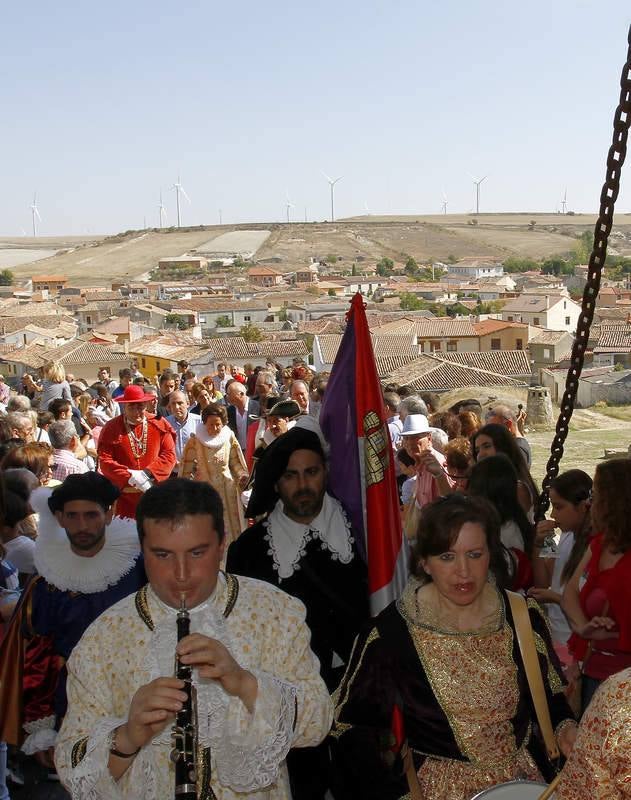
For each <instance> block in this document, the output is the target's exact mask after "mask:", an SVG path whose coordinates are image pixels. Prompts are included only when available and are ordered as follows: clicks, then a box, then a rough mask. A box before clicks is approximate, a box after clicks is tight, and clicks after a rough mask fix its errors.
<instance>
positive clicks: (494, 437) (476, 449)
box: [471, 422, 539, 522]
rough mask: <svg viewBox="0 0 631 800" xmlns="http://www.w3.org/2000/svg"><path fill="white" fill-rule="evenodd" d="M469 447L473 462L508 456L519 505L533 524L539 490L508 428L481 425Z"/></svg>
mask: <svg viewBox="0 0 631 800" xmlns="http://www.w3.org/2000/svg"><path fill="white" fill-rule="evenodd" d="M471 447H472V449H473V458H474V460H475V461H482V459H484V458H488V457H489V456H495V455H497V454H498V453H504V455H506V456H508V458H509V459H510V461H511V462H512V464H513V466H514V467H515V470H516V471H517V481H518V483H517V496H518V497H519V503H520V505H521V507H522V508H523V509H524V511H525V512H526V514H527V515H528V517H529V519H531V521H533V522H534V516H533V514H534V507H535V505H536V504H537V502H538V500H539V490H538V489H537V485H536V483H535V482H534V480H533V479H532V475H531V474H530V471H529V469H528V466H527V465H526V460H525V459H524V456H523V454H522V452H521V450H520V449H519V447H517V443H516V441H515V437H514V436H513V434H512V433H511V432H510V431H509V430H508V428H505V427H504V426H503V425H497V424H495V423H493V422H491V423H489V424H487V425H483V426H482V427H481V428H480V429H479V430H478V431H476V433H474V434H473V436H472V437H471Z"/></svg>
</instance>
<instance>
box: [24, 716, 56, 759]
mask: <svg viewBox="0 0 631 800" xmlns="http://www.w3.org/2000/svg"><path fill="white" fill-rule="evenodd" d="M24 730H25V731H26V733H28V736H27V737H26V739H25V740H24V744H23V745H22V752H23V753H26V755H27V756H32V755H33V753H39V752H40V751H41V750H48V748H49V747H54V746H55V740H56V739H57V731H56V730H55V716H54V714H51V716H49V717H42V718H41V719H34V720H31V721H30V722H25V723H24Z"/></svg>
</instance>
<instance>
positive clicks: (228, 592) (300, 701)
mask: <svg viewBox="0 0 631 800" xmlns="http://www.w3.org/2000/svg"><path fill="white" fill-rule="evenodd" d="M189 613H190V618H191V633H202V634H204V635H206V636H210V637H212V638H216V639H219V640H220V641H221V642H222V643H223V644H224V645H225V646H226V647H227V648H228V649H229V651H230V652H231V653H232V655H233V656H234V658H235V659H236V660H237V661H238V662H239V664H241V665H242V666H243V667H244V668H246V669H248V670H250V671H251V672H252V673H253V674H254V675H255V676H256V678H257V681H258V695H257V699H256V706H255V709H254V712H253V713H252V714H250V713H249V712H248V711H247V709H246V707H245V706H244V705H243V703H242V702H241V700H240V699H239V698H237V697H231V696H229V695H228V694H226V692H225V691H224V690H223V688H222V687H221V685H220V684H219V683H218V682H217V681H213V680H204V679H200V678H199V677H198V676H197V671H196V670H194V671H193V683H194V685H195V686H196V689H197V695H198V701H197V708H198V733H199V746H200V751H199V755H200V760H201V764H202V768H201V769H200V770H199V771H198V772H199V774H198V795H199V798H200V800H208V798H216V800H235V799H236V798H246V797H247V798H251V800H288V799H289V798H290V797H291V794H290V790H289V782H288V778H287V769H286V766H285V757H286V755H287V752H288V750H289V748H290V747H294V746H296V747H308V746H315V745H317V744H319V743H320V742H321V741H322V740H323V739H324V737H325V736H326V734H327V732H328V730H329V727H330V724H331V718H332V706H331V701H330V698H329V695H328V692H327V690H326V686H325V684H324V682H323V681H322V679H321V678H320V675H319V669H318V661H317V659H316V657H315V656H314V654H313V652H312V651H311V649H310V646H309V630H308V628H307V626H306V623H305V609H304V606H303V605H302V603H300V601H298V600H296V599H295V598H293V597H290V596H289V595H286V594H285V593H284V592H281V591H280V590H279V589H276V588H274V587H272V586H269V585H268V584H265V583H261V582H260V581H254V580H251V579H248V578H236V577H235V576H232V575H224V574H223V573H221V574H220V575H219V580H218V583H217V587H216V589H215V592H214V593H213V595H212V596H211V597H210V598H209V599H208V600H207V601H206V602H205V603H203V604H202V605H200V606H197V607H196V608H193V609H191V610H190V612H189ZM176 614H177V611H176V610H175V609H172V608H169V607H167V606H165V605H164V604H163V603H162V602H161V601H160V600H159V599H158V598H157V596H156V595H155V593H154V592H153V591H152V589H151V588H150V586H146V587H144V588H143V589H142V590H140V592H138V593H137V594H136V595H132V596H130V597H127V598H125V599H124V600H122V601H120V602H119V603H117V604H116V605H114V606H112V607H111V608H110V609H109V610H108V611H106V612H105V613H104V614H103V615H102V616H101V617H99V619H97V620H96V622H94V623H93V624H92V625H91V626H90V627H89V628H88V630H87V631H86V633H85V634H84V636H83V638H82V640H81V641H80V643H79V644H78V646H77V647H76V648H75V650H74V651H73V653H72V656H71V657H70V659H69V661H68V684H67V686H68V713H67V715H66V717H65V720H64V723H63V725H62V728H61V731H60V732H59V736H58V739H57V746H56V749H55V763H56V766H57V770H58V772H59V776H60V778H61V781H62V782H63V784H64V786H65V787H66V788H67V789H68V791H69V792H70V794H71V797H72V798H73V800H123V799H125V800H165V798H171V797H173V790H174V782H175V773H174V768H173V765H172V763H171V762H170V759H169V752H170V750H171V747H172V743H171V725H170V724H169V725H167V727H166V728H165V729H164V730H163V731H162V732H161V733H159V734H158V735H157V736H156V737H155V738H154V739H153V740H152V741H151V742H150V743H149V744H148V745H146V746H145V747H143V748H142V749H141V750H140V752H139V753H138V755H137V756H136V757H135V758H134V759H133V763H131V765H130V767H129V768H128V770H127V771H126V772H125V774H124V775H123V776H122V777H121V778H120V779H119V780H118V781H114V779H113V778H112V777H111V775H110V773H109V770H108V766H107V764H108V758H109V748H110V746H111V743H112V738H113V734H114V731H115V729H116V728H117V727H119V726H120V725H122V724H123V723H124V722H126V720H127V714H128V711H129V706H130V703H131V700H132V697H133V695H134V694H135V692H136V691H137V690H138V689H139V688H140V687H141V686H144V685H146V684H147V683H149V682H150V681H152V680H154V679H155V678H157V677H160V676H170V675H173V665H174V654H175V646H176V643H177V632H176V621H175V618H176ZM208 767H210V769H208Z"/></svg>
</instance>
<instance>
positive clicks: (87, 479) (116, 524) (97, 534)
mask: <svg viewBox="0 0 631 800" xmlns="http://www.w3.org/2000/svg"><path fill="white" fill-rule="evenodd" d="M118 494H119V492H118V489H116V487H115V486H113V485H112V484H111V483H110V482H109V481H108V480H107V479H106V478H104V477H103V476H102V475H98V474H97V473H94V472H87V473H85V474H83V475H69V476H68V477H67V478H66V480H65V481H64V482H63V483H62V484H61V485H60V486H57V487H56V488H55V489H54V490H53V491H52V492H51V491H50V489H47V488H45V487H43V488H41V489H36V490H35V492H33V494H32V495H31V500H30V502H31V506H32V508H33V510H34V511H35V512H36V513H38V514H39V533H38V538H37V541H36V544H35V552H34V562H35V567H36V569H37V571H38V573H39V576H38V577H37V578H36V579H35V581H34V582H33V584H31V589H30V590H28V589H27V590H26V591H27V592H28V597H27V599H26V600H25V602H24V603H23V604H22V607H21V621H22V631H23V634H24V636H25V637H26V639H27V641H26V643H25V657H24V674H23V678H22V685H23V701H24V706H23V723H24V724H23V727H24V730H25V731H26V733H27V738H26V740H25V742H24V745H23V747H22V749H23V750H24V752H25V753H27V754H35V755H36V758H37V760H38V761H39V762H40V763H41V764H43V765H44V766H46V767H48V768H49V769H51V770H52V768H53V762H52V750H53V747H54V744H55V739H56V736H57V731H58V730H59V726H60V725H61V721H62V719H63V717H64V714H65V712H66V671H65V663H66V661H67V660H68V657H69V656H70V653H71V652H72V650H73V648H74V647H75V646H76V644H77V642H78V641H79V639H80V638H81V636H82V635H83V632H84V631H85V630H86V628H87V627H88V626H89V625H90V624H91V623H92V622H93V621H94V620H95V619H96V618H97V617H98V616H99V615H100V614H101V613H102V612H103V611H105V610H106V609H107V608H109V607H110V606H111V605H113V604H114V603H116V602H118V601H119V600H121V599H122V598H123V597H126V596H127V595H128V594H131V593H132V592H135V591H137V590H138V589H139V588H140V587H141V586H143V585H144V583H145V582H146V576H145V571H144V565H143V561H142V557H141V555H140V545H139V542H138V534H137V531H136V526H135V524H134V523H133V522H132V521H131V520H126V519H121V518H119V517H113V505H114V502H115V501H116V499H117V497H118ZM4 655H5V657H6V655H7V654H4ZM9 656H11V654H10V653H9ZM13 658H15V654H13ZM2 701H3V706H2V707H3V709H4V708H6V706H4V698H2ZM16 702H17V698H13V703H16Z"/></svg>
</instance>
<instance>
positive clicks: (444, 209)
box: [440, 190, 447, 214]
mask: <svg viewBox="0 0 631 800" xmlns="http://www.w3.org/2000/svg"><path fill="white" fill-rule="evenodd" d="M440 208H441V211H442V212H443V214H446V213H447V195H446V194H445V192H444V190H443V204H442V206H441V207H440Z"/></svg>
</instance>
